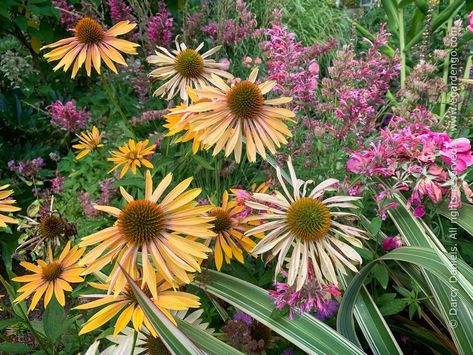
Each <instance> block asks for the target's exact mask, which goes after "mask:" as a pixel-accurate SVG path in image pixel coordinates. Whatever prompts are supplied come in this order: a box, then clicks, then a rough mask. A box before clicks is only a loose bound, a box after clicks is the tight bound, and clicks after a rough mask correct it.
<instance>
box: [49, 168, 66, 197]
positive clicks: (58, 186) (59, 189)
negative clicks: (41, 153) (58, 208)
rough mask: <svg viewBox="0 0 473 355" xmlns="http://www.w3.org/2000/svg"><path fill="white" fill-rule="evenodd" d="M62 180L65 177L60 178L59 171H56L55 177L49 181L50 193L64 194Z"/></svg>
mask: <svg viewBox="0 0 473 355" xmlns="http://www.w3.org/2000/svg"><path fill="white" fill-rule="evenodd" d="M64 180H65V177H64V176H61V174H60V173H59V170H56V177H55V178H54V179H53V180H52V181H51V192H52V193H55V194H58V195H59V194H61V193H63V192H64Z"/></svg>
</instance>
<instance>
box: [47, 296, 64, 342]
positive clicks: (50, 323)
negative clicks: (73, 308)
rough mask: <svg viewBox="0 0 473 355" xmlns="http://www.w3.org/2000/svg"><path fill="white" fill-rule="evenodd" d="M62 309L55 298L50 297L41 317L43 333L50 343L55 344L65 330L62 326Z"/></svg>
mask: <svg viewBox="0 0 473 355" xmlns="http://www.w3.org/2000/svg"><path fill="white" fill-rule="evenodd" d="M63 318H64V309H63V308H62V307H61V305H60V304H59V302H58V301H57V300H56V297H52V298H51V301H50V302H49V303H48V306H47V307H46V310H45V311H44V315H43V328H44V333H45V334H46V336H47V337H48V339H49V340H50V341H51V343H53V344H54V343H56V340H57V339H58V338H59V336H60V335H61V334H62V333H63V332H64V331H65V330H66V329H64V324H63Z"/></svg>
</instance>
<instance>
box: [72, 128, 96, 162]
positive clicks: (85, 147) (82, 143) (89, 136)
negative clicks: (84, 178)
mask: <svg viewBox="0 0 473 355" xmlns="http://www.w3.org/2000/svg"><path fill="white" fill-rule="evenodd" d="M76 136H77V138H79V143H78V144H74V145H73V146H72V148H74V149H78V150H80V152H79V154H77V155H76V159H81V158H83V157H85V156H86V155H87V154H89V153H90V152H91V151H93V150H95V149H97V148H100V147H103V144H102V143H101V142H102V133H100V131H99V130H98V129H97V127H95V126H93V127H92V132H90V131H85V132H82V133H81V134H80V135H79V134H77V135H76Z"/></svg>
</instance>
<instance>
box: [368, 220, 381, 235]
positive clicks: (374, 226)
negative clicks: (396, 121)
mask: <svg viewBox="0 0 473 355" xmlns="http://www.w3.org/2000/svg"><path fill="white" fill-rule="evenodd" d="M382 224H383V220H382V219H381V218H379V217H375V218H373V219H372V220H371V222H370V224H369V225H368V231H369V232H370V234H371V236H373V237H376V235H378V233H379V231H380V230H381V225H382Z"/></svg>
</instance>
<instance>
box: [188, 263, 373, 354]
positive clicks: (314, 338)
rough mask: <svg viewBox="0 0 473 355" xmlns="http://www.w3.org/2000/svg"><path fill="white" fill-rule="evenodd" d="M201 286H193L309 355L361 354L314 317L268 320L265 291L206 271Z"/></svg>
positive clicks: (269, 312) (360, 351) (268, 306)
mask: <svg viewBox="0 0 473 355" xmlns="http://www.w3.org/2000/svg"><path fill="white" fill-rule="evenodd" d="M206 276H207V278H206V280H205V283H202V282H199V281H198V280H196V281H195V283H196V284H197V285H198V286H199V287H201V288H202V289H204V290H205V291H206V292H208V293H210V294H212V295H214V296H216V297H218V298H220V299H222V300H224V301H225V302H227V303H230V304H231V305H233V306H234V307H237V308H238V309H241V310H242V311H244V312H245V313H247V314H249V315H250V316H252V317H253V318H254V319H256V320H257V321H259V322H261V323H263V324H264V325H266V326H267V327H269V328H270V329H272V330H273V331H275V332H277V333H278V334H279V335H280V336H282V337H284V338H286V339H287V340H288V341H290V342H291V343H293V344H294V345H296V346H298V347H299V348H300V349H302V350H303V351H305V352H308V353H309V354H335V353H337V354H353V355H355V354H364V352H363V351H362V350H361V349H359V348H357V347H356V346H355V345H354V344H353V343H351V342H350V341H348V340H347V339H346V338H344V337H343V336H341V335H340V334H338V333H337V332H335V331H334V330H333V329H331V328H330V327H328V326H327V325H326V324H324V323H322V322H320V321H319V320H317V319H316V318H315V317H313V316H311V315H308V314H304V315H302V316H301V317H298V318H297V319H293V320H290V319H289V318H287V317H284V318H279V319H277V320H276V319H272V318H271V313H272V311H273V309H274V305H273V303H272V302H271V301H270V299H269V296H268V291H266V290H264V289H262V288H260V287H258V286H255V285H252V284H250V283H248V282H246V281H243V280H240V279H238V278H235V277H233V276H230V275H226V274H223V273H221V272H218V271H214V270H206Z"/></svg>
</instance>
